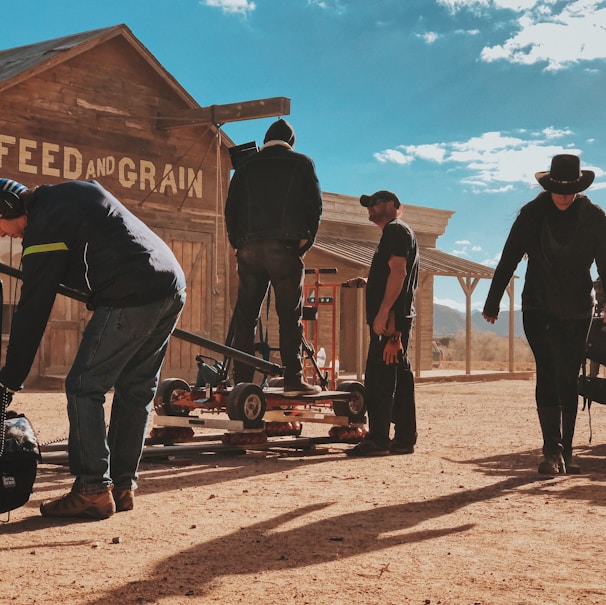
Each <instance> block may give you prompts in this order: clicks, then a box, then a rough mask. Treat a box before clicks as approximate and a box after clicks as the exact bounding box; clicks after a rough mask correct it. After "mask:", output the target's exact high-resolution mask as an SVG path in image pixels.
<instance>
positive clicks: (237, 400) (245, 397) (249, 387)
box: [227, 382, 265, 429]
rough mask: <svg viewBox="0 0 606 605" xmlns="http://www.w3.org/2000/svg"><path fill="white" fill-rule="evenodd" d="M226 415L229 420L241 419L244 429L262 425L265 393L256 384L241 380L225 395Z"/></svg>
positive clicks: (256, 427)
mask: <svg viewBox="0 0 606 605" xmlns="http://www.w3.org/2000/svg"><path fill="white" fill-rule="evenodd" d="M227 415H228V416H229V418H230V420H242V421H243V422H244V428H245V429H258V428H261V427H262V426H263V416H264V415H265V395H264V394H263V391H262V390H261V387H259V386H258V385H256V384H253V383H251V382H241V383H240V384H237V385H236V386H235V387H234V388H233V389H232V390H231V391H230V393H229V395H228V396H227Z"/></svg>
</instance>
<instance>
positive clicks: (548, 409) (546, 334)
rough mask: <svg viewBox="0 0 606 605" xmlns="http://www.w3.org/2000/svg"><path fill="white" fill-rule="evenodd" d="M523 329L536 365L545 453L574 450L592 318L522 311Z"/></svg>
mask: <svg viewBox="0 0 606 605" xmlns="http://www.w3.org/2000/svg"><path fill="white" fill-rule="evenodd" d="M523 320H524V332H525V333H526V338H527V340H528V344H529V345H530V348H531V349H532V352H533V355H534V359H535V364H536V376H537V377H536V388H535V398H536V403H537V410H538V414H539V421H540V423H541V430H542V433H543V453H544V454H545V455H546V456H547V455H549V454H553V453H554V452H557V451H559V450H560V449H562V450H563V452H564V456H565V457H566V458H567V457H568V456H570V455H571V452H572V439H573V436H574V428H575V422H576V416H577V408H578V403H579V395H578V386H577V383H578V378H579V370H580V368H581V363H583V359H584V357H585V342H586V339H587V331H588V330H589V324H590V322H591V318H590V317H587V318H586V319H554V318H552V317H548V316H546V315H545V314H543V313H539V312H536V311H525V312H524V313H523Z"/></svg>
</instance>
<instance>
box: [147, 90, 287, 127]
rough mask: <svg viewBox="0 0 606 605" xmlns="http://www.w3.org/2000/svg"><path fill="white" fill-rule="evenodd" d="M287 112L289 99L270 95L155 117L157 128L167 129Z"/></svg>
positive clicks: (264, 116) (249, 118)
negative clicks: (268, 96)
mask: <svg viewBox="0 0 606 605" xmlns="http://www.w3.org/2000/svg"><path fill="white" fill-rule="evenodd" d="M289 113H290V99H288V98H286V97H272V98H269V99H257V100H256V101H243V102H241V103H228V104H227V105H209V106H208V107H200V108H197V109H184V110H183V111H180V112H179V113H178V114H175V115H170V116H158V117H157V118H156V119H157V120H158V127H159V128H165V129H169V128H179V127H181V126H192V125H193V124H225V123H226V122H240V121H242V120H255V119H258V118H271V117H273V116H284V115H288V114H289Z"/></svg>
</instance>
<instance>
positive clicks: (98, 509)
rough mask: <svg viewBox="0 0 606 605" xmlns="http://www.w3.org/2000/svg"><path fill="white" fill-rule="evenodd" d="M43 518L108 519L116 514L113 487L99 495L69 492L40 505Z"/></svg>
mask: <svg viewBox="0 0 606 605" xmlns="http://www.w3.org/2000/svg"><path fill="white" fill-rule="evenodd" d="M40 512H41V513H42V516H43V517H83V518H85V519H107V518H108V517H111V516H112V515H113V514H114V513H115V512H116V504H115V502H114V498H113V496H112V490H111V487H110V488H107V489H106V490H104V491H102V492H99V493H97V494H81V493H79V492H74V491H72V492H69V493H68V494H65V496H62V497H61V498H58V499H57V500H51V501H50V502H43V503H42V504H41V505H40Z"/></svg>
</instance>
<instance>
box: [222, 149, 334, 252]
mask: <svg viewBox="0 0 606 605" xmlns="http://www.w3.org/2000/svg"><path fill="white" fill-rule="evenodd" d="M321 215H322V194H321V191H320V185H319V183H318V177H317V176H316V171H315V166H314V163H313V161H312V160H311V158H309V157H307V156H306V155H303V154H302V153H297V152H295V151H293V150H292V149H291V148H290V146H288V145H287V144H286V143H281V142H280V143H276V142H272V143H270V144H268V145H265V146H264V147H263V148H262V149H261V151H259V153H257V154H255V155H254V156H252V157H251V158H250V159H249V160H247V161H246V162H245V163H244V164H243V165H242V166H241V167H239V168H238V169H237V170H236V172H235V173H234V176H233V178H232V180H231V183H230V186H229V192H228V195H227V202H226V204H225V223H226V226H227V234H228V237H229V241H230V243H231V245H232V247H233V248H235V249H238V248H241V247H242V246H243V244H245V243H246V242H247V241H251V240H270V239H284V240H295V241H296V240H308V243H307V244H306V245H305V246H304V247H303V248H301V254H302V253H303V252H305V250H307V249H309V248H310V247H311V246H312V244H313V242H314V240H315V238H316V233H317V231H318V226H319V224H320V217H321Z"/></svg>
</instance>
